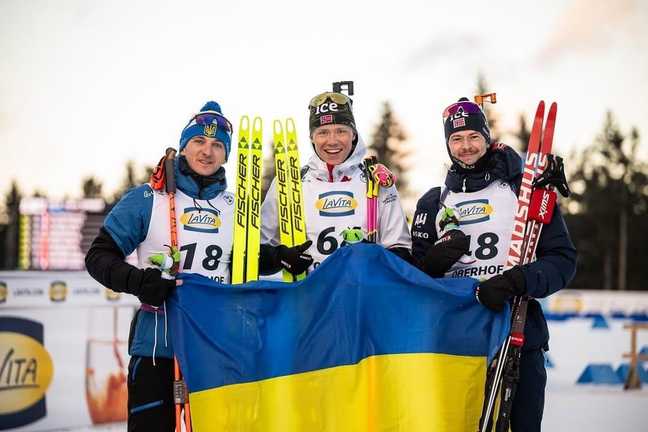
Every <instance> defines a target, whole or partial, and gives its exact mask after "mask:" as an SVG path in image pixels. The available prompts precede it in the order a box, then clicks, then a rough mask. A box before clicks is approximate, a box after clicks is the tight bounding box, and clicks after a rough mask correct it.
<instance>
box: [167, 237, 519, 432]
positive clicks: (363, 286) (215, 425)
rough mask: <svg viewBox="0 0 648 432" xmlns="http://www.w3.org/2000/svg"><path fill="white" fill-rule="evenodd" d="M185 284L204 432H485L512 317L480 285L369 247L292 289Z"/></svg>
mask: <svg viewBox="0 0 648 432" xmlns="http://www.w3.org/2000/svg"><path fill="white" fill-rule="evenodd" d="M180 277H181V278H182V279H183V280H184V284H183V285H182V286H181V287H180V288H179V289H178V290H177V293H176V294H175V295H174V296H173V297H172V298H171V300H170V302H168V304H169V321H170V324H171V334H172V340H173V345H174V349H175V352H176V355H177V357H178V360H179V361H180V365H181V368H182V371H183V372H184V376H185V379H186V381H187V385H188V388H189V393H190V394H189V400H190V403H191V409H192V421H193V426H194V429H195V430H196V431H198V432H204V431H246V432H247V431H264V432H267V431H270V432H275V431H276V432H279V431H281V432H284V431H309V432H310V431H331V432H340V431H407V432H411V431H453V432H454V431H470V432H474V431H476V430H477V429H478V423H479V417H480V413H481V408H482V402H483V393H484V382H485V377H486V366H487V359H488V358H489V357H492V356H493V355H494V354H495V351H496V350H497V348H498V347H499V346H500V345H501V343H502V341H503V340H504V338H505V336H506V335H507V332H508V318H507V315H508V314H507V312H508V311H507V312H503V313H501V314H494V313H492V312H489V311H488V310H487V309H486V308H484V307H483V306H481V305H480V304H478V303H477V301H476V300H475V295H474V288H475V285H476V283H477V282H476V281H475V280H474V279H431V278H429V277H428V276H426V275H425V274H423V273H421V272H420V271H418V270H417V269H415V268H414V267H412V266H410V265H409V264H407V263H405V262H404V261H402V260H401V259H400V258H398V257H396V256H395V255H393V254H391V253H390V252H388V251H385V250H384V249H383V248H382V247H380V246H376V245H369V244H360V245H354V246H349V247H343V248H341V249H340V250H338V251H337V252H336V253H335V254H334V255H332V256H331V257H330V258H329V259H327V260H326V261H325V262H324V263H323V264H322V265H321V266H320V267H319V268H318V269H317V270H316V271H314V272H313V273H311V274H310V275H309V276H308V277H307V278H306V279H304V280H302V281H299V282H296V283H291V284H286V283H282V282H254V283H249V284H246V285H237V286H232V285H222V284H218V283H215V282H213V281H211V280H209V279H207V278H205V277H202V276H198V275H193V274H185V275H181V276H180Z"/></svg>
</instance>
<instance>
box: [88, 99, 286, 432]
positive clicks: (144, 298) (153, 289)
mask: <svg viewBox="0 0 648 432" xmlns="http://www.w3.org/2000/svg"><path fill="white" fill-rule="evenodd" d="M231 140H232V125H231V123H230V122H229V121H228V120H227V118H225V116H224V115H223V113H222V111H221V107H220V105H219V104H218V103H216V102H207V103H206V104H205V105H204V106H203V107H202V109H201V110H200V112H199V113H198V114H196V115H194V116H193V117H191V119H190V120H189V122H188V123H187V125H186V126H185V127H184V128H183V130H182V133H181V135H180V143H179V152H180V153H179V156H178V157H177V158H176V159H175V162H174V166H173V171H174V172H173V174H174V175H175V180H176V186H177V190H176V193H175V208H176V214H175V219H176V226H177V237H178V248H179V250H177V251H171V253H170V254H169V255H171V256H170V257H167V254H165V253H163V251H165V250H166V249H167V248H166V246H165V245H169V244H171V241H170V232H171V231H170V221H169V220H170V218H169V199H168V196H167V194H166V193H165V192H164V190H163V189H164V188H161V187H154V186H155V182H153V181H152V184H144V185H141V186H138V187H135V188H133V189H131V190H130V191H128V192H127V193H126V194H125V195H124V196H123V197H122V198H121V200H120V201H119V202H118V203H117V204H116V205H115V206H114V207H113V209H112V210H111V212H110V213H109V214H108V216H107V217H106V220H105V221H104V225H103V226H102V228H101V229H100V232H99V235H98V236H97V237H96V238H95V240H94V242H93V243H92V246H91V247H90V250H89V251H88V254H87V255H86V261H85V262H86V267H87V269H88V272H89V273H90V275H92V277H94V278H95V279H96V280H97V281H99V282H100V283H101V284H102V285H104V286H106V287H108V288H110V289H112V290H114V291H120V292H125V293H129V294H133V295H135V296H137V297H138V298H139V299H140V301H141V303H142V304H141V307H140V309H139V311H138V312H137V314H136V315H135V317H134V318H133V323H132V325H131V334H130V337H129V354H130V355H131V360H130V364H129V367H128V375H129V376H128V430H129V431H150V430H157V431H173V430H174V429H175V408H174V402H173V345H172V341H171V340H169V339H168V335H167V334H166V331H165V329H166V322H165V320H166V307H165V299H166V298H167V297H168V296H169V295H170V294H171V292H172V291H173V290H174V289H175V287H176V281H175V280H174V279H173V277H171V276H170V275H169V274H168V272H166V273H165V272H163V271H162V270H164V269H165V268H166V269H168V267H170V266H165V265H164V264H165V261H170V262H173V261H176V264H177V265H179V269H180V270H181V271H184V272H191V273H198V274H201V275H204V276H207V277H209V278H211V279H213V280H215V281H218V282H221V283H229V281H230V271H231V261H232V258H231V256H232V237H233V214H234V195H233V194H232V193H230V192H227V191H226V190H225V189H226V187H227V182H226V179H225V167H224V164H225V163H226V162H227V159H228V157H229V154H230V149H231ZM159 189H162V190H159ZM135 250H136V251H137V257H138V263H137V265H131V264H129V263H127V262H126V261H125V257H127V256H129V255H130V254H131V253H132V252H133V251H135ZM289 252H290V251H289ZM167 258H168V260H167ZM178 260H179V262H178Z"/></svg>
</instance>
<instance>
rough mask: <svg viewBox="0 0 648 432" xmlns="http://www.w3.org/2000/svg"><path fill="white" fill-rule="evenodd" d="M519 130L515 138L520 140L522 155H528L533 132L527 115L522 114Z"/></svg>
mask: <svg viewBox="0 0 648 432" xmlns="http://www.w3.org/2000/svg"><path fill="white" fill-rule="evenodd" d="M518 125H519V126H518V130H517V131H516V132H515V133H514V135H515V137H516V138H517V139H518V141H519V143H518V145H519V149H520V152H521V153H526V151H527V149H528V148H529V138H531V130H530V129H529V125H528V124H527V121H526V115H524V114H520V117H519V120H518Z"/></svg>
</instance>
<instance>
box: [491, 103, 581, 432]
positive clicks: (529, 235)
mask: <svg viewBox="0 0 648 432" xmlns="http://www.w3.org/2000/svg"><path fill="white" fill-rule="evenodd" d="M557 109H558V106H557V105H556V103H555V102H554V103H552V104H551V107H550V108H549V113H548V115H547V121H546V124H545V123H544V110H545V104H544V101H540V103H539V104H538V108H537V110H536V114H535V119H534V122H533V127H532V129H531V136H530V138H529V147H528V150H527V155H526V160H525V164H524V172H523V175H522V183H521V185H520V190H519V192H518V203H517V211H516V213H515V219H514V224H513V231H512V233H511V242H510V246H509V254H508V258H507V261H506V267H507V268H511V267H513V266H516V265H524V264H527V263H529V262H531V261H532V260H533V259H534V256H535V251H536V247H537V245H538V239H539V237H540V233H541V230H542V226H543V225H544V224H547V223H549V222H550V221H551V217H552V215H553V209H554V206H555V203H556V193H555V191H554V190H553V189H554V187H556V186H557V187H558V189H559V190H560V191H561V193H563V195H565V196H566V194H568V193H569V189H568V187H567V184H566V181H565V179H564V172H563V171H562V160H561V159H560V158H554V157H553V156H552V155H551V148H552V143H553V135H554V129H555V124H556V112H557ZM543 126H544V128H543ZM528 300H529V298H528V297H526V296H521V297H516V298H515V299H514V301H513V309H512V321H511V331H510V334H509V336H508V337H507V338H506V341H505V342H504V344H503V346H502V348H501V349H500V352H499V355H498V357H497V358H496V359H495V360H494V361H493V362H492V364H491V366H490V370H489V373H488V378H487V383H486V394H485V398H484V406H483V409H482V418H481V419H480V422H479V430H480V431H481V432H486V431H490V430H492V423H493V414H494V411H495V406H496V400H497V397H498V395H499V398H500V399H499V410H498V415H497V423H496V425H495V430H496V431H498V432H504V431H508V430H509V423H510V415H511V409H512V406H513V400H514V398H515V391H516V388H517V383H518V381H519V368H520V357H521V354H522V346H523V345H524V326H525V322H526V312H527V304H528Z"/></svg>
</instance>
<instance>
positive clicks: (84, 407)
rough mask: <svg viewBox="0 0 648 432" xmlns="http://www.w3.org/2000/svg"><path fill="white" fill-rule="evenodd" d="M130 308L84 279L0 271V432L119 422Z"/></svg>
mask: <svg viewBox="0 0 648 432" xmlns="http://www.w3.org/2000/svg"><path fill="white" fill-rule="evenodd" d="M138 305H139V302H138V300H137V299H136V298H135V297H133V296H130V295H123V294H120V293H115V292H113V291H111V290H108V289H106V288H104V287H102V286H101V285H100V284H98V283H97V282H96V281H94V280H93V279H92V278H91V277H90V276H88V275H87V273H85V272H0V430H17V431H18V430H19V431H23V430H24V431H46V430H56V429H62V428H70V427H82V426H89V425H93V424H104V423H111V422H123V421H125V420H126V413H127V412H126V403H127V387H126V374H127V365H128V353H127V351H128V347H127V344H128V343H127V341H128V330H129V326H130V321H131V319H132V317H133V314H134V312H135V310H136V308H137V307H138Z"/></svg>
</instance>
